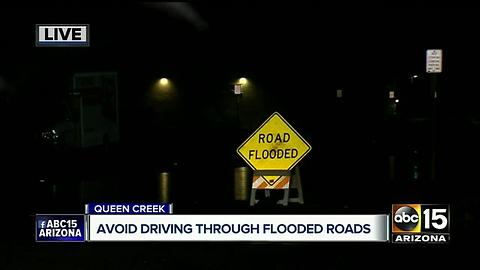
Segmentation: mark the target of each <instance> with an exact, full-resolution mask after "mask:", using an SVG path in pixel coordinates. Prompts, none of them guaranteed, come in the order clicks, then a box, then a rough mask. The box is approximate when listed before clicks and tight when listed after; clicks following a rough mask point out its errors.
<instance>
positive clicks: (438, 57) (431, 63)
mask: <svg viewBox="0 0 480 270" xmlns="http://www.w3.org/2000/svg"><path fill="white" fill-rule="evenodd" d="M426 67H427V73H442V50H427V66H426Z"/></svg>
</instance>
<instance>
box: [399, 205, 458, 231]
mask: <svg viewBox="0 0 480 270" xmlns="http://www.w3.org/2000/svg"><path fill="white" fill-rule="evenodd" d="M449 231H450V207H449V205H448V204H393V205H392V232H393V233H449Z"/></svg>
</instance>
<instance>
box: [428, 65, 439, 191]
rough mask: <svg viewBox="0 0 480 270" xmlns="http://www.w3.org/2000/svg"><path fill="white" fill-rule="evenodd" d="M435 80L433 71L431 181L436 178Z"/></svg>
mask: <svg viewBox="0 0 480 270" xmlns="http://www.w3.org/2000/svg"><path fill="white" fill-rule="evenodd" d="M437 80H438V75H437V74H436V73H433V74H432V76H431V77H430V91H431V97H432V123H431V125H432V130H431V131H432V137H431V138H432V146H431V147H432V159H431V172H430V177H431V178H430V179H431V181H432V182H433V181H435V180H436V169H437V164H436V163H437V160H436V159H437V134H436V133H437Z"/></svg>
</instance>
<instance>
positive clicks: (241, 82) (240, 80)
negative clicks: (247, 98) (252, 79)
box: [238, 77, 248, 85]
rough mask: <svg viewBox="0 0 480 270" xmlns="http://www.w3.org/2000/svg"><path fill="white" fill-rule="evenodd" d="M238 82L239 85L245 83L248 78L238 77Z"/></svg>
mask: <svg viewBox="0 0 480 270" xmlns="http://www.w3.org/2000/svg"><path fill="white" fill-rule="evenodd" d="M238 82H239V83H240V84H241V85H245V84H247V82H248V80H247V79H246V78H243V77H242V78H240V79H239V80H238Z"/></svg>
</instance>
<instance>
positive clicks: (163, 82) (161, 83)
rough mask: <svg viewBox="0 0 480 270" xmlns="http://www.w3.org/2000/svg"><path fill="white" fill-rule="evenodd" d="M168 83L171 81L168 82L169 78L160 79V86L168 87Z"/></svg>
mask: <svg viewBox="0 0 480 270" xmlns="http://www.w3.org/2000/svg"><path fill="white" fill-rule="evenodd" d="M168 83H169V81H168V79H167V78H161V79H160V85H162V86H166V85H168Z"/></svg>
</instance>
